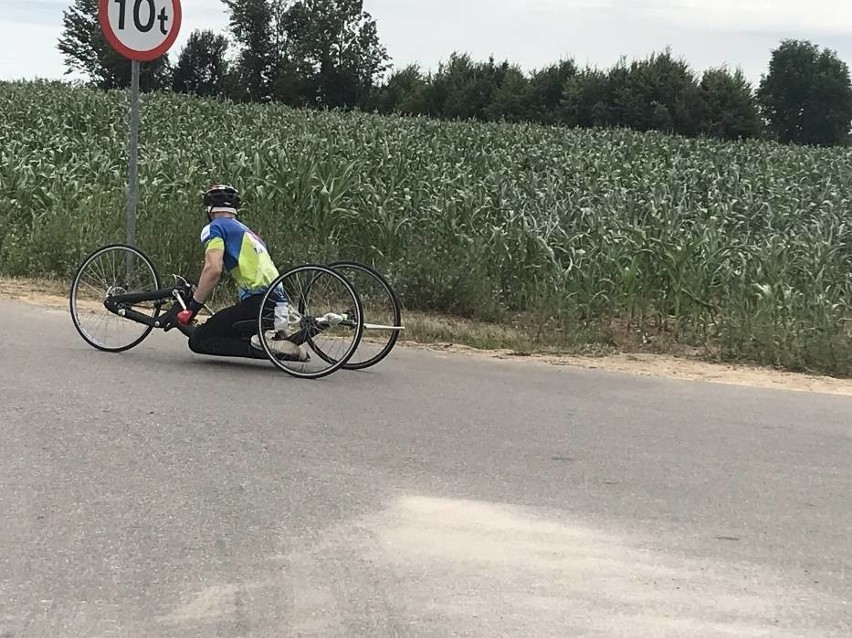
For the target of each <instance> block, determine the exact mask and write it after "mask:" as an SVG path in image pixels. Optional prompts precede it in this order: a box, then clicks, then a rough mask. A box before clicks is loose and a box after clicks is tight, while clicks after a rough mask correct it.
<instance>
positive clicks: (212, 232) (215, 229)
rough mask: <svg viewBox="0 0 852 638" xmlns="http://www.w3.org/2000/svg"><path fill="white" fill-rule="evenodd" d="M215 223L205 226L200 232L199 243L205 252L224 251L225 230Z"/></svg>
mask: <svg viewBox="0 0 852 638" xmlns="http://www.w3.org/2000/svg"><path fill="white" fill-rule="evenodd" d="M217 221H218V220H216V221H214V222H212V223H210V224H207V226H205V227H204V230H202V231H201V243H202V245H203V246H204V248H205V250H225V229H224V228H222V225H221V224H218V223H216V222H217Z"/></svg>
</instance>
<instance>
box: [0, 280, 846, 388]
mask: <svg viewBox="0 0 852 638" xmlns="http://www.w3.org/2000/svg"><path fill="white" fill-rule="evenodd" d="M0 299H10V300H16V301H20V302H24V303H30V304H34V305H38V306H42V307H46V308H54V309H63V310H67V309H68V293H67V291H63V290H61V289H60V287H59V286H57V284H56V283H55V282H49V281H23V280H19V279H10V278H5V277H0ZM400 347H407V348H416V349H424V350H429V351H438V352H447V353H454V354H465V355H467V356H473V357H480V358H488V359H497V360H501V361H528V362H537V363H542V364H549V365H561V366H573V367H579V368H586V369H598V370H606V371H610V372H622V373H627V374H636V375H641V376H651V377H663V378H670V379H683V380H692V381H705V382H711V383H721V384H730V385H743V386H752V387H762V388H775V389H780V390H792V391H798V392H815V393H824V394H836V395H844V396H852V379H835V378H832V377H824V376H815V375H808V374H800V373H793V372H783V371H780V370H774V369H771V368H765V367H760V366H751V365H743V364H730V365H729V364H717V363H707V362H704V361H698V360H693V359H684V358H679V357H674V356H670V355H657V354H616V355H607V356H600V357H591V356H588V357H584V356H573V355H535V354H533V355H524V356H518V355H517V354H516V353H513V352H511V351H508V350H477V349H475V348H469V347H466V346H459V345H455V344H447V343H416V342H412V341H406V342H402V343H400Z"/></svg>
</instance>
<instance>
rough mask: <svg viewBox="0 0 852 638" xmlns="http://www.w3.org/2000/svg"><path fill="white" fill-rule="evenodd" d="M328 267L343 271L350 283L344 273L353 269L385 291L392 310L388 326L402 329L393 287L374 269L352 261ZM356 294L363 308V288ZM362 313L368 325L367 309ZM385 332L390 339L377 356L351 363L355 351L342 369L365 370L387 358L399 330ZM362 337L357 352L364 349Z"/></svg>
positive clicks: (399, 310) (399, 307)
mask: <svg viewBox="0 0 852 638" xmlns="http://www.w3.org/2000/svg"><path fill="white" fill-rule="evenodd" d="M329 267H330V268H333V269H335V270H343V271H344V272H343V273H342V274H343V275H344V276H346V277H347V278H348V279H349V280H350V281H352V277H351V276H349V275H347V273H346V272H345V270H346V269H353V270H357V271H361V272H362V273H364V274H366V275H367V276H369V277H371V278H372V279H374V280H375V281H376V282H377V283H378V285H379V287H380V288H382V289H383V290H384V291H385V293H386V294H387V297H388V301H389V302H390V306H391V308H392V310H391V314H392V323H390V324H388V325H389V326H392V327H395V328H402V305H401V304H400V302H399V297H398V296H397V294H396V292H395V291H394V289H393V287H392V286H391V285H390V282H388V280H387V278H385V277H384V276H383V275H382V274H381V273H380V272H379V271H377V270H376V269H375V268H373V267H371V266H368V265H366V264H364V263H361V262H358V261H353V260H340V261H335V262H332V263H330V264H329ZM353 283H354V282H353ZM358 294H359V295H360V296H361V302H362V306H363V305H364V303H365V302H364V299H365V297H364V295H365V294H367V293H365V291H364V288H363V286H362V287H358ZM363 312H364V314H363V315H362V316H364V321H363V323H365V324H369V322H370V318H369V317H368V316H366V315H367V314H368V313H369V310H368V309H367V308H364V310H363ZM368 330H369V328H367V327H365V329H364V332H365V334H366V333H367V331H368ZM387 332H388V333H389V334H390V337H389V339H388V341H387V343H386V344H385V345H384V346H383V347H382V349H381V350H380V351H379V353H378V354H376V355H373V356H372V357H370V358H368V359H365V360H363V361H362V360H357V361H354V362H353V360H354V359H358V351H357V350H356V351H355V353H354V354H353V355H352V357H351V358H350V359H349V361H347V362H346V363H345V364H344V365H343V368H344V369H345V370H365V369H367V368H370V367H372V366H374V365H376V364H378V363H380V362H381V361H382V360H383V359H384V358H385V357H387V356H388V355H389V354H390V353H391V350H393V349H394V346H396V342H397V340H398V339H399V333H400V331H399V330H388V331H387ZM364 336H365V335H362V336H361V341H360V343H359V350H360V349H362V348H363V347H364V345H365V343H366V342H365V341H364Z"/></svg>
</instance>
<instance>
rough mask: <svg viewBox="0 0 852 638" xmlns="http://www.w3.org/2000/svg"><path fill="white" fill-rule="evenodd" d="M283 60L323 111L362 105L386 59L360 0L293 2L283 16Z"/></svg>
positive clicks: (385, 69) (384, 51) (374, 24)
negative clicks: (308, 89)
mask: <svg viewBox="0 0 852 638" xmlns="http://www.w3.org/2000/svg"><path fill="white" fill-rule="evenodd" d="M284 30H285V32H286V37H285V38H284V42H283V48H282V50H281V56H280V57H281V59H282V60H284V62H285V64H286V65H287V66H288V68H289V69H291V70H293V71H295V72H296V74H297V75H298V76H300V78H302V79H304V80H307V82H308V85H309V86H311V87H312V95H311V96H310V97H311V98H313V99H315V100H316V101H317V103H319V104H321V105H323V106H327V107H353V106H361V105H364V104H365V103H366V102H367V100H368V99H369V98H370V97H371V92H372V91H373V89H374V87H375V86H376V83H377V82H378V81H379V80H380V78H381V77H382V75H383V74H384V72H385V71H387V68H388V66H387V63H388V61H389V59H390V57H389V56H388V53H387V50H386V49H385V48H384V47H383V46H382V44H381V43H380V41H379V36H378V28H377V26H376V21H375V20H374V19H373V18H372V16H371V15H370V14H369V13H367V12H366V11H364V3H363V1H362V0H297V1H295V2H293V4H292V6H290V7H289V8H288V9H287V11H286V12H285V14H284Z"/></svg>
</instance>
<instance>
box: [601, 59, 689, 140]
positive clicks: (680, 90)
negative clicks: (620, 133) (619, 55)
mask: <svg viewBox="0 0 852 638" xmlns="http://www.w3.org/2000/svg"><path fill="white" fill-rule="evenodd" d="M609 77H610V84H611V85H612V90H613V104H612V107H613V115H614V119H615V123H616V124H620V125H623V126H627V127H629V128H632V129H636V130H639V131H647V130H661V131H669V132H675V133H680V134H682V135H697V134H698V132H699V131H700V127H701V122H702V121H703V119H704V113H705V111H706V105H705V104H704V101H703V96H702V93H701V90H700V89H699V88H698V83H697V81H696V78H695V76H694V75H693V73H692V72H691V71H690V69H689V67H688V66H687V64H686V62H684V61H683V60H675V59H674V58H673V57H672V54H671V51H670V50H668V49H667V50H666V51H665V52H663V53H661V54H656V53H655V54H653V55H651V56H650V57H649V58H647V59H645V60H641V61H634V62H633V63H631V64H630V66H627V65H626V63H625V62H624V61H623V60H622V62H621V63H620V64H619V65H617V66H616V67H614V68H613V69H612V70H611V71H610V76H609Z"/></svg>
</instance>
